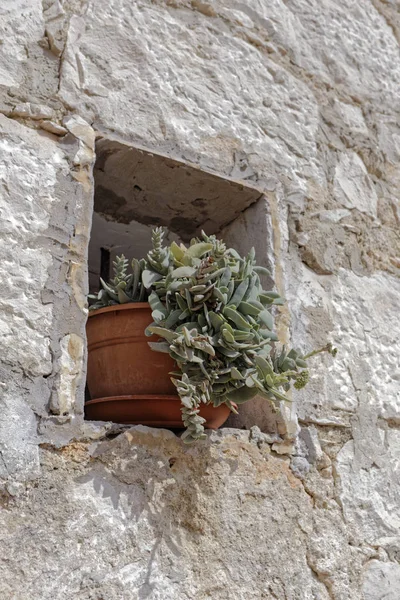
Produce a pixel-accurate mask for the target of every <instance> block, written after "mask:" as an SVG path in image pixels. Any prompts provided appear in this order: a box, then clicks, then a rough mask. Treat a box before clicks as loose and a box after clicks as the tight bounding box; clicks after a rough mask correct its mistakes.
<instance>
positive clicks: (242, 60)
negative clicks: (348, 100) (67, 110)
mask: <svg viewBox="0 0 400 600" xmlns="http://www.w3.org/2000/svg"><path fill="white" fill-rule="evenodd" d="M216 6H217V3H216ZM196 8H197V7H196V6H194V10H188V9H186V8H183V10H180V11H177V10H176V9H175V8H173V7H172V6H169V7H168V6H165V5H154V4H152V5H150V4H142V5H140V6H139V5H137V4H136V3H133V4H132V3H131V2H129V1H128V0H124V1H122V2H119V3H118V6H117V5H110V4H109V3H108V2H89V3H88V8H87V11H86V14H85V15H84V16H77V17H73V18H72V19H71V22H70V27H69V32H68V39H67V45H66V50H65V53H64V55H63V60H62V69H61V82H60V94H61V96H62V98H63V99H64V101H65V102H66V103H67V104H68V105H69V106H71V107H73V108H74V109H75V110H77V111H78V112H79V114H80V115H81V116H83V117H84V118H86V119H87V120H89V121H93V122H94V127H95V128H96V129H98V130H100V131H102V132H105V133H107V132H108V133H111V132H113V134H114V135H116V136H119V137H121V138H124V139H127V140H129V141H132V142H136V143H138V144H139V145H140V144H143V145H144V147H147V148H150V149H151V148H154V149H155V148H157V151H158V152H166V153H167V154H171V155H172V156H174V155H178V156H184V157H185V158H186V159H187V160H190V161H192V162H194V163H200V164H201V165H202V166H204V167H206V168H209V169H212V170H215V171H218V172H219V173H221V174H225V175H231V174H233V175H234V176H235V178H236V177H237V175H238V170H240V169H238V163H237V160H236V159H235V155H238V156H240V155H241V154H242V153H243V152H244V153H245V155H246V159H247V161H248V166H247V167H246V168H245V169H244V171H241V172H242V174H244V176H245V177H246V176H248V175H249V172H250V173H259V172H260V170H262V171H263V173H264V174H266V173H267V172H268V171H269V174H268V175H269V176H271V169H268V167H269V166H270V165H271V166H273V165H274V163H275V164H277V165H279V166H280V167H282V168H283V169H285V170H291V169H292V168H294V166H295V164H296V159H295V158H294V156H297V157H298V159H299V160H298V161H297V163H298V164H297V165H296V168H298V169H301V168H302V165H303V164H305V163H307V164H309V162H310V160H312V157H314V156H315V153H316V146H315V132H316V128H317V125H318V108H317V105H316V102H315V98H314V97H313V95H312V93H311V92H310V91H309V89H308V88H307V86H306V85H305V84H304V83H303V82H301V81H299V80H298V79H296V78H295V77H293V76H292V75H291V74H290V73H288V72H287V71H285V69H284V68H282V67H280V66H279V65H277V64H276V62H274V61H272V60H270V59H269V58H268V55H267V53H264V52H260V50H259V49H258V48H256V47H254V46H252V45H251V44H249V43H248V42H247V41H246V40H245V39H241V37H240V36H235V32H233V35H231V34H229V35H226V27H225V25H224V24H223V21H222V20H221V19H219V18H213V17H210V16H209V15H208V14H205V13H204V11H201V10H197V9H196ZM105 22H107V30H106V31H105V29H104V23H105ZM88 23H90V27H87V26H86V24H88ZM173 39H174V40H179V42H178V43H171V40H173ZM305 157H306V158H305Z"/></svg>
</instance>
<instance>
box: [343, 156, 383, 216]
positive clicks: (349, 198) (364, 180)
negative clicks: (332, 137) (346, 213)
mask: <svg viewBox="0 0 400 600" xmlns="http://www.w3.org/2000/svg"><path fill="white" fill-rule="evenodd" d="M334 195H335V199H336V200H337V201H338V202H339V203H340V204H342V206H345V207H346V208H356V209H357V210H359V211H360V212H364V213H367V214H368V215H370V216H371V217H376V216H377V203H378V197H377V194H376V191H375V188H374V185H373V183H372V181H371V179H370V177H369V175H368V173H367V170H366V168H365V165H364V163H363V162H362V160H361V159H360V157H359V156H357V154H355V153H354V152H347V153H343V154H341V155H340V157H339V162H338V164H337V166H336V169H335V179H334Z"/></svg>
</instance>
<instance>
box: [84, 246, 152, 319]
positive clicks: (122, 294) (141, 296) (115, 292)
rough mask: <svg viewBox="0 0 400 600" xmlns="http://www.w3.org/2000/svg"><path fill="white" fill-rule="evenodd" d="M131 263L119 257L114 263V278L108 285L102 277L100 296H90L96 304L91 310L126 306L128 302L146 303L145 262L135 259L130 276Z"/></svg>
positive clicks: (123, 257)
mask: <svg viewBox="0 0 400 600" xmlns="http://www.w3.org/2000/svg"><path fill="white" fill-rule="evenodd" d="M128 266H129V261H128V260H127V259H126V258H125V256H124V255H123V254H121V256H117V257H116V259H115V261H114V262H113V271H114V278H113V279H111V280H110V281H109V282H108V283H106V282H105V281H104V280H103V279H102V278H101V277H100V283H101V290H100V291H99V293H98V294H89V296H88V298H89V300H94V301H95V302H94V304H92V305H91V306H90V307H89V310H96V309H97V308H104V307H105V306H113V305H114V304H125V303H127V302H145V301H146V299H147V292H146V288H145V286H144V285H143V283H142V271H143V268H144V266H145V261H144V260H143V259H142V260H140V261H139V260H137V259H136V258H133V259H132V261H131V267H132V273H130V274H128Z"/></svg>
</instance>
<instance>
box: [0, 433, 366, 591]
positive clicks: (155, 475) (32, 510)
mask: <svg viewBox="0 0 400 600" xmlns="http://www.w3.org/2000/svg"><path fill="white" fill-rule="evenodd" d="M211 438H212V441H211ZM42 464H43V477H42V479H41V480H40V482H38V485H37V486H35V487H32V488H30V489H29V492H28V493H27V494H26V495H25V494H22V495H21V494H20V495H19V496H18V497H16V498H14V499H9V500H8V510H7V511H5V510H3V511H1V512H0V525H1V526H0V531H1V538H2V539H1V543H2V545H3V546H4V547H5V548H7V561H6V562H4V563H0V575H1V577H0V595H1V597H2V598H4V599H6V598H11V597H13V598H15V599H16V600H17V599H18V600H19V599H21V600H22V598H24V594H25V593H26V590H27V589H29V597H30V598H32V600H39V598H40V600H69V599H71V600H72V598H74V599H76V600H89V599H90V598H93V597H94V596H95V597H96V596H98V597H103V598H107V599H110V600H120V599H121V598H124V600H125V599H126V600H135V599H137V598H152V599H154V600H156V599H159V600H176V599H177V598H185V597H187V598H198V599H199V600H201V599H203V598H204V599H205V598H209V597H211V598H213V599H214V600H242V599H243V600H249V599H250V600H252V599H254V600H258V599H259V598H260V596H265V597H266V598H276V599H277V600H285V599H287V598H291V599H293V600H315V598H318V600H329V599H330V596H329V593H328V591H327V589H326V587H325V585H324V583H322V582H321V581H320V580H319V578H318V577H317V576H315V573H314V572H313V570H312V568H310V567H309V566H308V561H309V560H310V557H309V555H308V551H307V533H306V532H307V531H308V532H309V531H310V530H312V502H311V501H310V498H309V496H308V495H307V494H306V492H305V491H304V488H303V486H302V484H301V483H300V481H299V480H298V479H296V478H295V477H294V476H293V475H292V473H291V472H290V469H289V467H288V465H287V463H286V461H285V460H282V459H280V458H276V457H273V456H271V455H270V454H269V452H268V445H262V446H261V447H260V448H258V447H257V445H256V444H255V443H249V441H248V432H240V431H238V430H227V431H226V432H225V433H224V432H218V433H212V434H211V436H210V441H208V442H206V443H202V444H200V445H198V446H196V447H193V448H188V447H187V446H185V445H184V444H182V443H181V442H180V440H179V439H178V438H177V437H176V436H175V435H174V434H173V433H171V432H169V431H166V430H154V429H149V428H147V427H141V426H139V427H134V428H132V429H130V430H129V431H127V432H126V433H124V434H122V435H120V436H118V437H117V438H115V439H114V440H113V441H110V442H108V441H106V442H102V443H100V444H99V443H97V444H93V445H91V446H90V445H88V444H79V443H75V444H71V445H69V446H66V447H65V448H63V449H61V450H58V451H56V450H55V449H52V448H47V449H43V451H42ZM44 507H45V509H44ZM22 511H23V514H24V516H22ZM60 532H62V533H61V534H60ZM336 537H337V540H339V539H340V532H339V535H337V536H336ZM337 545H338V546H339V541H338V543H337ZM22 547H23V548H24V552H21V548H22ZM44 556H45V557H46V558H45V560H44V559H43V558H44ZM315 560H317V559H315ZM336 560H337V563H338V566H339V567H340V569H341V570H342V571H343V569H344V573H345V572H346V569H347V567H346V565H343V564H342V563H341V562H340V561H339V560H338V559H336ZM342 562H344V560H343V561H342ZM331 564H332V568H331V573H332V576H333V577H335V576H339V573H337V572H335V566H334V561H333V560H332V561H331ZM343 576H344V575H343V573H341V574H340V577H343ZM343 598H344V596H343ZM348 598H349V599H350V596H348ZM354 599H355V596H353V597H352V600H354Z"/></svg>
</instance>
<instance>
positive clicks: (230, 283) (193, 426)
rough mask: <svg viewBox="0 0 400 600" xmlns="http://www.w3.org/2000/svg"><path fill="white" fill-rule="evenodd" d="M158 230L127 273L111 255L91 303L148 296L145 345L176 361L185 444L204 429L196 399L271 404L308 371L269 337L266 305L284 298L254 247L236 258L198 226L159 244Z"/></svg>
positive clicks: (271, 323)
mask: <svg viewBox="0 0 400 600" xmlns="http://www.w3.org/2000/svg"><path fill="white" fill-rule="evenodd" d="M163 237H164V232H163V230H162V228H159V227H157V228H155V229H154V230H153V233H152V243H153V249H152V250H151V251H150V252H149V254H148V255H147V258H146V260H144V261H140V262H138V261H135V260H134V261H133V262H132V268H133V273H132V274H131V275H128V274H127V266H128V261H127V260H126V259H125V258H124V257H123V256H121V257H119V258H117V260H116V261H115V263H114V274H115V276H114V279H113V280H112V281H111V282H110V283H109V284H106V283H105V282H104V281H102V282H101V284H102V290H101V291H100V293H99V295H98V296H97V297H95V300H96V303H95V304H94V305H93V306H92V307H91V308H92V309H93V308H99V307H100V306H109V305H112V304H118V303H123V302H134V301H141V300H144V299H146V297H147V296H148V301H149V303H150V306H151V309H152V318H153V323H152V324H151V325H149V327H148V328H147V329H146V335H148V336H151V335H155V336H157V337H158V338H161V340H162V341H158V342H149V343H150V346H151V348H152V349H153V350H156V351H159V352H167V353H169V354H170V356H171V357H172V358H173V359H174V361H175V362H176V364H177V367H178V370H177V371H176V372H174V373H172V374H171V375H173V377H172V381H173V383H174V384H175V386H176V388H177V391H178V394H179V396H180V399H181V402H182V421H183V423H184V425H185V427H186V431H185V433H184V434H183V436H182V437H183V439H184V441H185V442H187V443H190V442H193V441H195V440H198V439H202V438H203V437H204V435H205V434H204V419H203V418H202V417H201V416H200V414H199V410H200V406H201V404H202V403H205V404H209V403H211V404H213V405H214V406H219V405H221V404H223V403H225V404H226V405H227V406H229V408H230V409H231V410H232V411H233V412H237V409H238V405H240V404H242V403H243V402H246V401H247V400H249V399H250V398H252V397H254V396H255V395H256V394H258V395H261V396H263V397H265V398H266V399H268V400H270V401H272V403H273V405H274V406H275V407H276V408H278V407H279V405H280V402H281V401H288V398H287V396H286V395H285V392H287V391H288V390H289V389H290V386H291V383H293V384H294V387H295V388H297V389H300V388H302V387H304V386H305V385H306V384H307V382H308V377H309V375H308V370H307V363H306V361H305V358H304V357H302V356H300V354H299V353H298V352H296V351H295V350H293V349H291V350H287V349H286V347H285V346H283V347H282V348H281V347H279V346H278V345H277V343H276V342H277V341H278V338H277V335H276V333H275V331H274V319H273V314H272V309H273V307H274V306H276V305H282V304H283V303H284V300H283V299H282V298H281V297H280V295H279V294H278V293H277V292H275V291H273V290H264V289H263V287H262V284H261V279H260V276H262V275H267V276H269V277H270V273H269V272H268V271H267V269H265V268H264V267H260V266H257V264H256V261H255V252H254V249H252V250H251V251H250V252H249V254H248V255H247V256H246V257H241V256H240V255H239V254H238V253H237V252H236V251H235V250H234V249H232V248H227V247H226V245H225V244H224V242H223V241H221V240H218V239H217V238H216V237H215V236H214V235H210V236H208V235H206V234H205V233H202V237H201V238H200V239H199V238H194V239H192V240H191V242H190V245H189V246H188V247H186V246H184V245H183V244H181V245H178V244H176V243H175V242H173V243H172V244H171V245H170V246H169V247H165V246H164V245H163ZM138 273H139V275H140V276H138ZM325 349H326V348H325Z"/></svg>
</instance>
